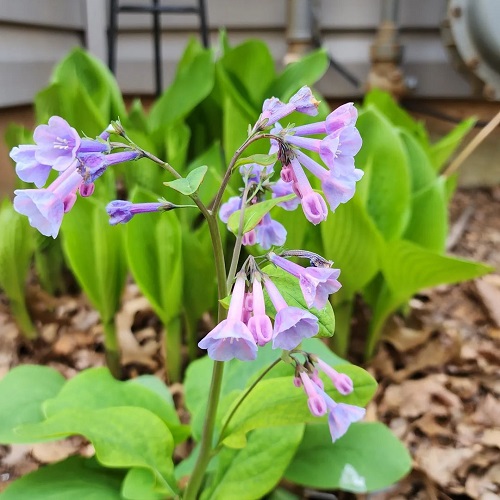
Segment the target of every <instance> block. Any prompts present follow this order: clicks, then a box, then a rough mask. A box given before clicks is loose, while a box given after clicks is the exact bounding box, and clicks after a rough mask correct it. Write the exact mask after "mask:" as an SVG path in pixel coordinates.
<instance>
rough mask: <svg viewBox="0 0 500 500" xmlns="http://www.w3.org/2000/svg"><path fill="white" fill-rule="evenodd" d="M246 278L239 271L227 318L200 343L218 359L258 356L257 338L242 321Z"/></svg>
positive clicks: (201, 346) (227, 359)
mask: <svg viewBox="0 0 500 500" xmlns="http://www.w3.org/2000/svg"><path fill="white" fill-rule="evenodd" d="M245 280H246V277H245V274H244V273H242V272H240V273H238V275H237V277H236V283H235V285H234V288H233V295H232V297H231V302H230V304H229V311H228V314H227V319H225V320H223V321H221V322H220V323H219V324H218V325H217V326H216V327H215V328H214V329H213V330H212V331H211V332H209V333H208V334H207V335H206V336H205V337H204V338H203V339H202V340H201V341H200V342H199V343H198V346H199V347H200V348H201V349H206V350H207V351H208V355H209V356H210V357H211V358H212V359H214V360H216V361H229V360H230V359H233V358H236V359H240V360H241V361H252V360H254V359H255V358H256V357H257V344H256V342H255V339H254V337H253V335H252V333H251V332H250V330H249V329H248V327H247V326H246V325H245V323H243V321H242V317H243V301H244V297H245Z"/></svg>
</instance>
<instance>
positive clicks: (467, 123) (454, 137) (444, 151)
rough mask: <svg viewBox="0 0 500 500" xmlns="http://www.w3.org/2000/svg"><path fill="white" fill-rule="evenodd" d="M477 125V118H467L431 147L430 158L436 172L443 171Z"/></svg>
mask: <svg viewBox="0 0 500 500" xmlns="http://www.w3.org/2000/svg"><path fill="white" fill-rule="evenodd" d="M475 123H476V119H475V118H467V119H466V120H464V121H463V122H461V123H460V124H458V125H457V126H456V127H455V128H454V129H453V130H452V131H451V132H449V133H448V134H447V135H445V136H444V137H443V138H441V139H440V140H439V141H437V142H436V143H434V144H432V145H431V146H430V147H429V156H430V158H431V160H432V164H433V166H434V169H435V170H436V171H440V170H441V169H442V167H443V166H444V165H445V164H446V162H447V161H448V159H449V158H450V156H451V155H452V154H453V153H454V152H455V150H456V149H457V148H458V146H459V145H460V143H461V142H462V140H463V139H464V137H465V136H466V135H467V134H468V133H469V131H470V130H471V129H472V127H474V124H475Z"/></svg>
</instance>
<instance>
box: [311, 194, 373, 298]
mask: <svg viewBox="0 0 500 500" xmlns="http://www.w3.org/2000/svg"><path fill="white" fill-rule="evenodd" d="M320 229H321V237H322V240H323V247H324V248H325V252H326V253H325V257H326V258H327V259H331V260H333V261H334V267H336V268H339V269H340V271H341V272H340V278H339V281H340V282H341V283H342V289H341V290H342V292H343V293H344V296H347V297H350V296H352V295H353V294H354V293H355V292H357V291H359V290H360V289H361V288H363V287H364V286H365V285H366V284H367V283H368V282H369V281H370V280H371V279H372V278H373V276H375V273H376V272H377V271H378V270H379V268H380V264H379V249H380V246H381V244H382V243H381V236H380V234H379V232H378V230H377V228H376V227H375V224H374V223H373V221H372V220H371V218H370V217H369V215H368V214H367V213H366V210H365V209H364V207H362V206H361V203H360V202H359V200H358V199H357V197H355V198H354V199H353V200H351V201H350V202H349V203H346V204H344V205H341V206H339V207H338V208H337V210H336V211H335V213H333V214H330V216H329V217H328V219H327V220H326V221H324V222H323V223H322V224H321V226H320Z"/></svg>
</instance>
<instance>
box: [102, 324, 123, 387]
mask: <svg viewBox="0 0 500 500" xmlns="http://www.w3.org/2000/svg"><path fill="white" fill-rule="evenodd" d="M102 326H103V330H104V349H105V357H106V365H107V367H108V369H109V371H110V372H111V375H113V377H115V378H116V379H117V380H121V378H122V376H123V372H122V366H121V360H120V347H119V345H118V339H117V332H116V327H115V322H114V319H111V320H110V321H105V322H103V325H102Z"/></svg>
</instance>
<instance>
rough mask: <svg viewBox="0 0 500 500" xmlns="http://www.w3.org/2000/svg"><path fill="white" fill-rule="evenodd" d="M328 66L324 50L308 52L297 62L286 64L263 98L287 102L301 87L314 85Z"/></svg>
mask: <svg viewBox="0 0 500 500" xmlns="http://www.w3.org/2000/svg"><path fill="white" fill-rule="evenodd" d="M328 65H329V61H328V53H327V51H326V50H325V49H319V50H316V51H313V52H310V53H309V54H307V55H305V56H304V57H303V58H302V59H300V60H299V61H297V62H294V63H291V64H288V65H287V66H286V67H285V69H284V70H283V71H282V73H281V74H280V75H279V76H278V77H277V78H276V79H275V80H274V82H272V83H271V85H270V86H269V88H268V89H267V92H266V93H265V95H263V98H264V99H266V98H268V97H272V96H276V97H278V98H279V99H281V100H284V101H287V100H288V99H290V97H291V96H292V95H293V94H294V92H297V90H299V88H301V87H302V86H304V85H313V84H315V83H316V82H317V81H318V80H319V79H320V78H321V77H322V76H323V75H324V74H325V72H326V70H327V69H328Z"/></svg>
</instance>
